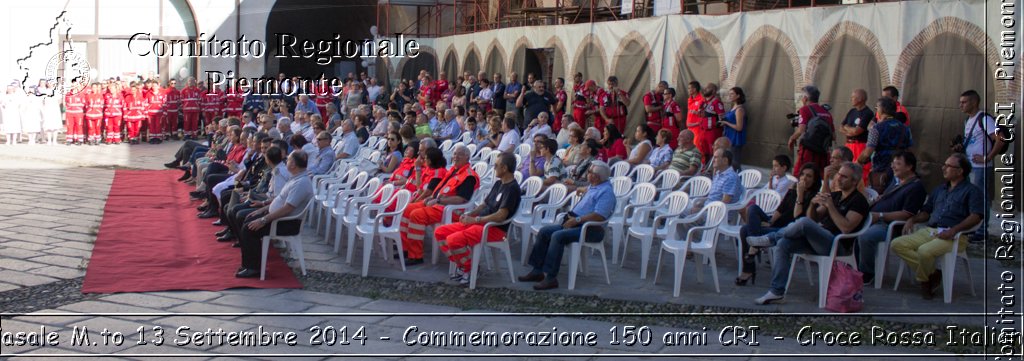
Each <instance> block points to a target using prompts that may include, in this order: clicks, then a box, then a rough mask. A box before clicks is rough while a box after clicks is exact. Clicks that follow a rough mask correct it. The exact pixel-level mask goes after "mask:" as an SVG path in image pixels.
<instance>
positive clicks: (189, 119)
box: [182, 110, 199, 135]
mask: <svg viewBox="0 0 1024 361" xmlns="http://www.w3.org/2000/svg"><path fill="white" fill-rule="evenodd" d="M182 114H184V115H185V124H184V127H183V128H184V129H185V134H188V135H196V132H197V131H198V130H199V111H198V110H186V111H183V112H182Z"/></svg>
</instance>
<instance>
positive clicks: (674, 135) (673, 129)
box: [661, 126, 679, 149]
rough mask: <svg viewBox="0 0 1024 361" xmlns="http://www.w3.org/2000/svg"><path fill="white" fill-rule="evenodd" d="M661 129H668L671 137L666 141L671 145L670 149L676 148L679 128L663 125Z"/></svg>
mask: <svg viewBox="0 0 1024 361" xmlns="http://www.w3.org/2000/svg"><path fill="white" fill-rule="evenodd" d="M661 129H665V130H668V131H669V133H672V138H669V139H671V140H669V141H668V146H669V147H672V149H676V148H678V147H679V144H677V143H679V128H676V127H669V126H665V127H662V128H661Z"/></svg>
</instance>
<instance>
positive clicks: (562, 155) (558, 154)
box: [555, 148, 569, 159]
mask: <svg viewBox="0 0 1024 361" xmlns="http://www.w3.org/2000/svg"><path fill="white" fill-rule="evenodd" d="M568 152H569V150H568V149H565V148H559V149H558V150H556V151H555V156H556V157H558V158H563V159H564V158H565V153H568Z"/></svg>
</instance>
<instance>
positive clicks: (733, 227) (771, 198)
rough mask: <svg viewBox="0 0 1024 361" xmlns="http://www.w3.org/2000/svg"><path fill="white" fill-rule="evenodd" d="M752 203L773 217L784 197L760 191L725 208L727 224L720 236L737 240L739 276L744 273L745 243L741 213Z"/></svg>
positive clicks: (719, 232) (765, 190)
mask: <svg viewBox="0 0 1024 361" xmlns="http://www.w3.org/2000/svg"><path fill="white" fill-rule="evenodd" d="M751 201H753V202H754V204H755V205H757V206H758V207H759V208H761V210H762V211H764V213H765V214H766V215H768V216H772V215H773V214H775V211H776V210H777V209H779V205H780V204H781V203H782V197H779V194H778V193H775V191H774V190H771V189H758V190H756V191H754V193H752V194H751V195H750V196H749V197H747V198H746V199H741V200H740V201H738V202H736V203H732V204H729V205H726V206H725V210H726V217H725V218H726V222H725V223H726V224H723V225H722V226H721V227H719V229H718V234H719V235H721V236H722V237H731V238H733V239H735V240H736V265H737V266H736V267H737V268H736V272H737V274H739V273H743V242H742V241H741V240H740V228H742V227H743V224H742V223H740V220H741V219H742V218H741V217H740V215H739V212H743V210H744V209H746V208H747V205H748V204H750V202H751ZM730 215H734V216H735V218H732V220H730V218H729V217H730Z"/></svg>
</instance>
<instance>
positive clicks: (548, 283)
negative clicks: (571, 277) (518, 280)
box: [533, 277, 558, 291]
mask: <svg viewBox="0 0 1024 361" xmlns="http://www.w3.org/2000/svg"><path fill="white" fill-rule="evenodd" d="M553 288H558V280H557V279H555V278H553V277H549V278H545V279H544V280H543V281H540V282H539V283H537V284H535V285H533V289H535V290H537V291H543V290H550V289H553Z"/></svg>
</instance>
